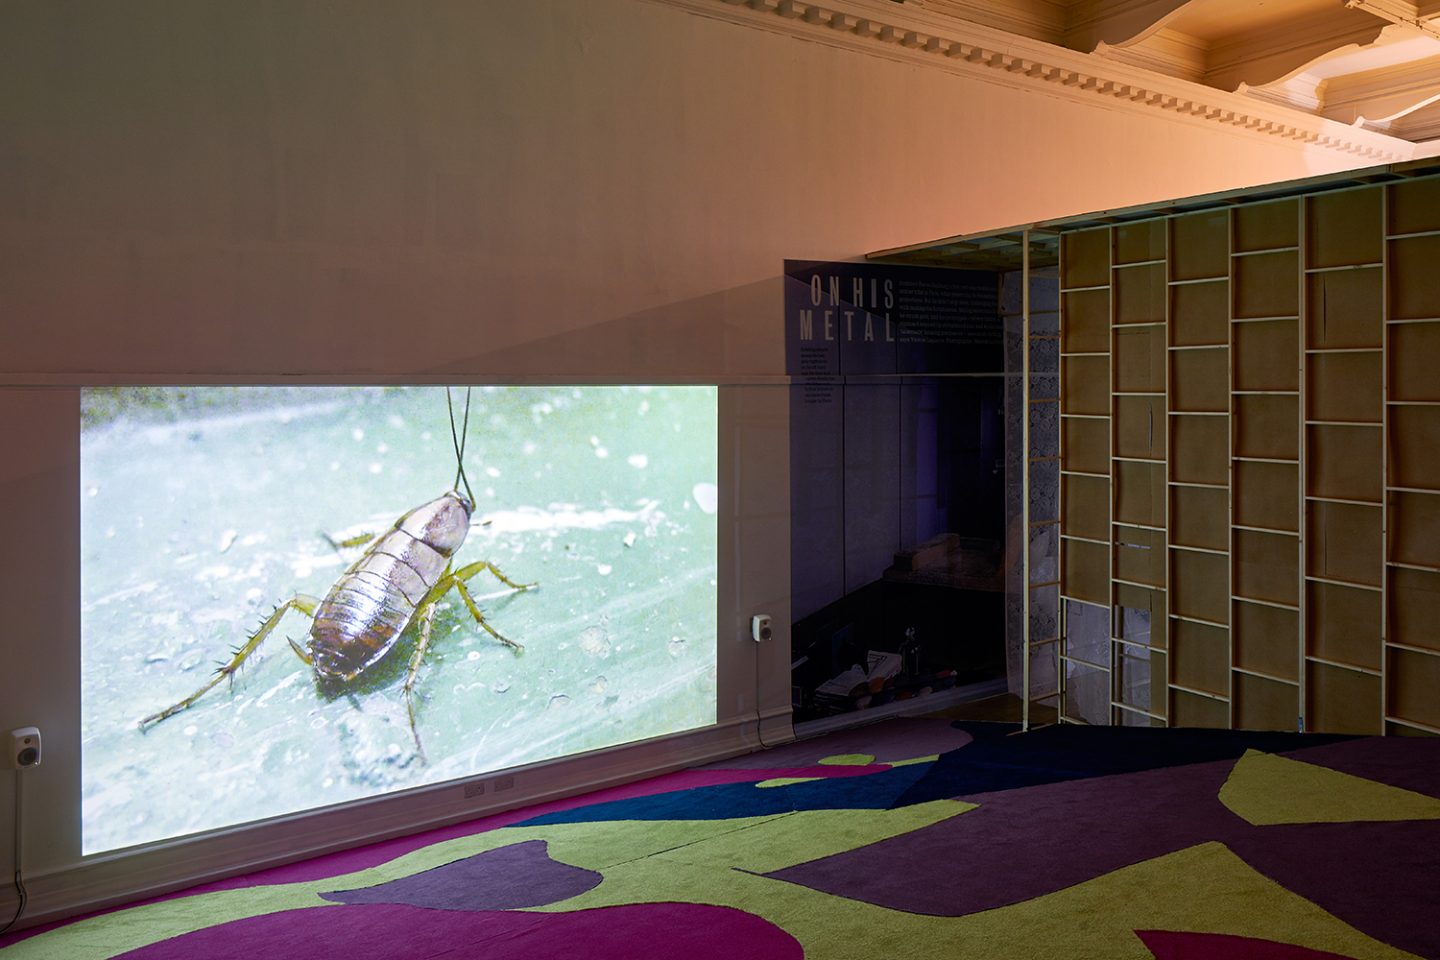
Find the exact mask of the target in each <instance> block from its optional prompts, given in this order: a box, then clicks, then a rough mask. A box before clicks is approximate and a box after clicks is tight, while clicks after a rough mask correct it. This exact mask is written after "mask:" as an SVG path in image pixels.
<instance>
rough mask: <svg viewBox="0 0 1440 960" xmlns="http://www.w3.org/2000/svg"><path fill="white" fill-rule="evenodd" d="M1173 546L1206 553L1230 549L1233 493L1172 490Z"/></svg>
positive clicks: (1171, 520) (1192, 489)
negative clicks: (1202, 550) (1205, 551)
mask: <svg viewBox="0 0 1440 960" xmlns="http://www.w3.org/2000/svg"><path fill="white" fill-rule="evenodd" d="M1170 536H1171V540H1172V542H1173V543H1176V544H1180V545H1182V546H1187V547H1200V548H1202V549H1205V550H1221V551H1228V550H1229V549H1230V494H1229V491H1226V490H1209V489H1205V488H1203V487H1171V488H1170Z"/></svg>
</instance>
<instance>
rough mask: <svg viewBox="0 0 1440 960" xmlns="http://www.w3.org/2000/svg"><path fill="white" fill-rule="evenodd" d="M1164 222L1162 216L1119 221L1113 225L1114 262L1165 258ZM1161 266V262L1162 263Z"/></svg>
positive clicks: (1141, 261)
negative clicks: (1131, 221)
mask: <svg viewBox="0 0 1440 960" xmlns="http://www.w3.org/2000/svg"><path fill="white" fill-rule="evenodd" d="M1165 224H1166V221H1165V219H1164V218H1163V217H1161V218H1158V219H1155V220H1141V221H1139V222H1135V223H1121V224H1117V225H1116V227H1115V262H1116V263H1117V264H1118V263H1144V262H1146V261H1149V260H1164V259H1165ZM1162 266H1163V264H1162Z"/></svg>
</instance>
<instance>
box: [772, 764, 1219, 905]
mask: <svg viewBox="0 0 1440 960" xmlns="http://www.w3.org/2000/svg"><path fill="white" fill-rule="evenodd" d="M1232 767H1234V762H1233V761H1230V760H1222V761H1216V762H1212V763H1202V764H1194V765H1192V766H1188V767H1171V768H1167V769H1162V770H1146V771H1144V772H1142V773H1127V774H1119V775H1116V776H1109V777H1092V778H1089V779H1085V780H1070V781H1063V782H1060V783H1050V784H1044V785H1042V786H1037V787H1029V788H1026V789H1023V790H1005V791H1000V792H997V793H990V794H979V795H975V796H969V797H965V798H963V799H966V800H969V801H971V802H974V803H978V804H980V806H979V807H978V808H977V809H975V810H971V811H969V812H967V813H965V814H964V815H963V816H959V817H952V818H950V819H948V820H944V821H942V822H940V823H937V824H933V825H931V826H929V827H924V828H922V829H920V830H915V831H913V832H911V833H906V834H902V835H900V836H898V837H892V838H890V839H888V840H882V841H880V842H879V843H873V844H870V845H868V846H865V847H861V848H859V849H856V850H850V851H846V852H845V853H840V854H836V855H834V856H830V857H823V858H821V859H819V860H812V861H810V862H808V863H802V864H798V865H796V866H793V867H786V868H784V869H782V870H777V871H775V872H773V873H770V874H767V876H770V877H774V878H776V879H780V880H788V881H790V882H791V883H798V884H800V885H802V886H806V887H809V888H811V889H814V890H819V891H822V892H824V893H830V894H834V895H836V896H841V897H848V898H850V899H852V900H863V901H865V902H866V903H873V904H875V905H877V906H881V907H888V908H890V909H893V910H904V911H907V912H909V913H923V914H930V915H933V916H948V917H958V916H964V915H966V914H970V913H976V912H979V911H981V910H990V909H993V908H996V907H1004V906H1009V905H1010V904H1014V903H1020V902H1022V901H1025V900H1030V899H1033V898H1035V897H1039V896H1043V895H1045V894H1047V893H1053V892H1055V891H1057V890H1063V889H1064V888H1066V887H1069V886H1072V885H1074V884H1077V883H1083V882H1085V881H1087V880H1091V879H1094V878H1095V877H1098V876H1102V875H1103V874H1106V873H1109V872H1110V871H1112V870H1117V869H1119V868H1121V867H1125V866H1129V865H1131V864H1134V863H1139V862H1141V861H1144V860H1149V859H1151V858H1153V857H1159V856H1163V855H1165V854H1169V853H1174V852H1175V851H1177V850H1181V849H1184V848H1186V847H1190V846H1194V845H1195V844H1197V843H1203V842H1205V841H1206V840H1212V839H1216V838H1217V837H1218V836H1219V835H1220V834H1222V833H1223V832H1225V831H1226V830H1227V829H1229V828H1230V827H1231V825H1232V824H1235V823H1243V821H1240V820H1239V818H1238V817H1236V816H1235V815H1234V814H1232V813H1231V812H1230V811H1229V810H1227V809H1225V807H1224V806H1223V805H1222V804H1221V803H1220V802H1219V800H1217V799H1216V795H1217V794H1218V793H1219V791H1220V787H1221V785H1222V784H1224V782H1225V778H1226V776H1228V775H1229V773H1230V770H1231V768H1232ZM1056 851H1064V855H1063V856H1056Z"/></svg>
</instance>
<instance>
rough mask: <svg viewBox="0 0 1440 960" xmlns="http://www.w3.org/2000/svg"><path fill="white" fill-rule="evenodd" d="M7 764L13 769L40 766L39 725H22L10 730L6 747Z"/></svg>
mask: <svg viewBox="0 0 1440 960" xmlns="http://www.w3.org/2000/svg"><path fill="white" fill-rule="evenodd" d="M5 766H6V767H8V768H9V769H11V770H28V769H30V768H31V767H38V766H40V729H39V728H38V727H20V728H18V729H16V730H11V731H10V735H9V737H8V738H7V744H6V748H5Z"/></svg>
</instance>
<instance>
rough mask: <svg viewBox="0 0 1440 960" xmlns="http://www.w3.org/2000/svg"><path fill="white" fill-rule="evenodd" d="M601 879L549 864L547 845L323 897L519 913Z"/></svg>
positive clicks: (514, 847) (520, 846) (504, 850)
mask: <svg viewBox="0 0 1440 960" xmlns="http://www.w3.org/2000/svg"><path fill="white" fill-rule="evenodd" d="M601 879H602V878H601V876H600V874H598V873H596V872H595V871H594V870H585V869H583V868H581V867H572V866H570V865H569V864H568V863H560V862H558V861H555V860H552V859H550V854H549V850H548V849H547V845H546V842H545V841H544V840H525V841H522V842H521V843H512V844H510V846H508V847H500V848H498V849H495V850H487V851H485V852H484V853H477V854H475V855H474V856H473V857H466V858H465V859H463V860H456V861H455V862H454V863H447V864H444V865H442V866H439V867H434V868H433V869H430V870H426V871H424V872H423V873H416V874H413V875H411V876H408V877H401V878H400V879H398V880H391V881H390V882H389V883H381V884H377V885H376V886H373V887H360V888H357V889H354V890H336V891H333V892H329V893H322V894H320V896H322V897H324V898H325V899H326V900H333V901H334V902H335V903H351V904H355V903H400V904H407V905H409V906H412V907H429V908H430V909H432V910H515V909H517V908H520V907H539V906H544V905H545V904H547V903H558V902H560V901H561V900H568V899H570V898H571V897H576V896H579V895H580V894H582V893H584V892H585V891H586V890H589V889H591V888H593V887H595V886H597V885H598V884H599V883H600V881H601Z"/></svg>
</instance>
